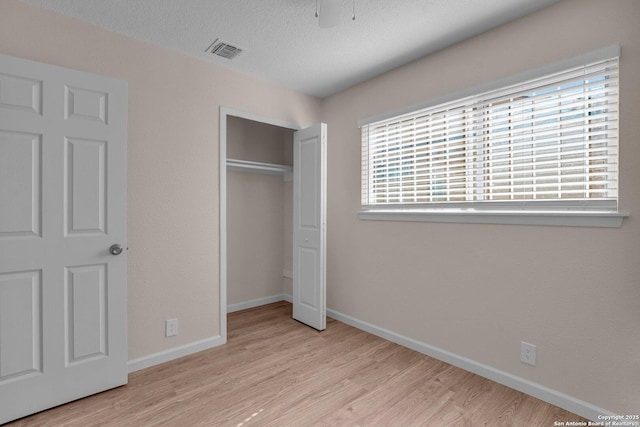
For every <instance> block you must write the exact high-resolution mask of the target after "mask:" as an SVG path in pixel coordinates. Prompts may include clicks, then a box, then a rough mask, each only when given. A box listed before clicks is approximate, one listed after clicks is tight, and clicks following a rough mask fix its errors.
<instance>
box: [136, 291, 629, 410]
mask: <svg viewBox="0 0 640 427" xmlns="http://www.w3.org/2000/svg"><path fill="white" fill-rule="evenodd" d="M278 301H287V302H292V301H293V298H292V297H291V295H288V294H280V295H272V296H270V297H266V298H259V299H255V300H251V301H245V302H242V303H238V304H231V305H229V306H228V307H227V313H232V312H234V311H239V310H245V309H247V308H253V307H258V306H260V305H265V304H271V303H274V302H278ZM327 316H329V317H332V318H333V319H336V320H339V321H340V322H343V323H346V324H347V325H350V326H353V327H354V328H358V329H361V330H363V331H365V332H368V333H370V334H373V335H376V336H378V337H380V338H384V339H386V340H389V341H391V342H394V343H396V344H399V345H402V346H404V347H407V348H410V349H412V350H415V351H417V352H420V353H423V354H426V355H427V356H431V357H433V358H435V359H438V360H441V361H443V362H447V363H449V364H451V365H453V366H457V367H459V368H462V369H464V370H466V371H469V372H473V373H474V374H477V375H480V376H481V377H484V378H487V379H490V380H492V381H495V382H497V383H499V384H502V385H505V386H507V387H510V388H513V389H515V390H518V391H521V392H522V393H525V394H528V395H530V396H533V397H535V398H537V399H540V400H542V401H545V402H547V403H550V404H552V405H555V406H558V407H560V408H562V409H565V410H567V411H569V412H573V413H574V414H577V415H580V416H582V417H585V418H587V419H590V420H592V421H601V420H600V419H598V416H599V415H605V416H615V415H617V414H615V413H613V412H611V411H607V410H605V409H602V408H600V407H598V406H595V405H592V404H591V403H588V402H585V401H582V400H579V399H576V398H574V397H572V396H569V395H566V394H564V393H561V392H559V391H557V390H553V389H550V388H548V387H545V386H543V385H540V384H536V383H534V382H532V381H529V380H526V379H524V378H520V377H517V376H515V375H512V374H510V373H508V372H504V371H501V370H499V369H495V368H493V367H491V366H488V365H484V364H482V363H479V362H476V361H474V360H471V359H468V358H466V357H463V356H459V355H457V354H454V353H451V352H449V351H447V350H443V349H441V348H438V347H435V346H432V345H429V344H425V343H423V342H420V341H417V340H414V339H413V338H409V337H406V336H404V335H400V334H397V333H395V332H392V331H390V330H388V329H384V328H381V327H379V326H376V325H372V324H371V323H367V322H364V321H362V320H358V319H356V318H354V317H351V316H348V315H346V314H342V313H340V312H338V311H335V310H332V309H327ZM224 343H225V340H224V339H223V338H222V337H221V336H217V337H211V338H207V339H204V340H201V341H196V342H194V343H191V344H187V345H183V346H180V347H176V348H172V349H169V350H164V351H161V352H159V353H155V354H151V355H149V356H144V357H141V358H139V359H134V360H130V361H129V362H128V366H129V372H135V371H138V370H140V369H144V368H149V367H151V366H154V365H158V364H160V363H164V362H168V361H171V360H174V359H178V358H180V357H183V356H187V355H189V354H193V353H197V352H199V351H202V350H207V349H210V348H213V347H217V346H219V345H222V344H224Z"/></svg>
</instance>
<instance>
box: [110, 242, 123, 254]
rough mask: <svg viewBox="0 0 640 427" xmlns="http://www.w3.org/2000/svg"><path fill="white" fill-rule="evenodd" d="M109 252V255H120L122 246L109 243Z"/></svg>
mask: <svg viewBox="0 0 640 427" xmlns="http://www.w3.org/2000/svg"><path fill="white" fill-rule="evenodd" d="M109 253H110V254H111V255H120V254H121V253H122V246H120V245H118V244H117V243H116V244H115V245H111V247H109Z"/></svg>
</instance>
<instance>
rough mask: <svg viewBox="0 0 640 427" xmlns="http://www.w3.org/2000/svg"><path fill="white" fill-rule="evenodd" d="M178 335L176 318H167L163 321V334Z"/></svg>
mask: <svg viewBox="0 0 640 427" xmlns="http://www.w3.org/2000/svg"><path fill="white" fill-rule="evenodd" d="M174 335H178V319H167V320H165V321H164V336H165V337H172V336H174Z"/></svg>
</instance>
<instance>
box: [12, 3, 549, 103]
mask: <svg viewBox="0 0 640 427" xmlns="http://www.w3.org/2000/svg"><path fill="white" fill-rule="evenodd" d="M23 1H24V2H25V3H30V4H33V5H37V6H41V7H44V8H47V9H50V10H52V11H55V12H58V13H62V14H64V15H68V16H71V17H74V18H78V19H81V20H83V21H85V22H88V23H91V24H94V25H97V26H100V27H103V28H106V29H109V30H111V31H115V32H118V33H122V34H125V35H128V36H130V37H133V38H136V39H139V40H143V41H146V42H149V43H152V44H155V45H159V46H164V47H167V48H171V49H176V50H179V51H182V52H184V53H187V54H189V55H193V56H196V57H198V58H203V59H206V60H209V61H212V62H215V63H218V64H220V65H222V66H224V67H228V68H231V69H234V70H237V71H240V72H243V73H247V74H251V75H255V76H258V77H261V78H264V79H266V80H270V81H272V82H275V83H278V84H281V85H283V86H286V87H289V88H292V89H295V90H298V91H301V92H304V93H308V94H311V95H315V96H319V97H324V96H327V95H330V94H332V93H335V92H338V91H340V90H342V89H345V88H347V87H350V86H352V85H354V84H357V83H360V82H362V81H364V80H367V79H369V78H371V77H374V76H376V75H378V74H381V73H383V72H385V71H388V70H390V69H393V68H395V67H398V66H400V65H402V64H405V63H407V62H410V61H412V60H414V59H417V58H419V57H421V56H424V55H427V54H429V53H432V52H435V51H436V50H439V49H442V48H444V47H446V46H449V45H452V44H454V43H457V42H459V41H462V40H464V39H466V38H469V37H472V36H474V35H477V34H480V33H482V32H484V31H487V30H489V29H491V28H493V27H496V26H498V25H501V24H504V23H506V22H509V21H511V20H513V19H517V18H519V17H521V16H524V15H526V14H528V13H530V12H533V11H535V10H538V9H542V8H544V7H546V6H548V5H550V4H552V3H555V2H557V1H558V0H356V3H355V7H356V15H357V19H356V20H355V21H352V20H351V11H352V7H353V3H352V0H340V1H341V2H342V6H343V13H342V15H341V20H342V22H341V23H340V25H338V26H337V27H333V28H328V29H322V28H319V26H318V22H317V19H316V18H315V17H314V13H315V7H316V2H315V0H23ZM216 38H220V39H222V40H224V41H227V42H229V43H231V44H234V45H236V46H238V47H241V48H243V49H244V51H243V52H242V53H241V54H240V55H239V56H238V57H236V58H235V59H233V60H228V59H224V58H219V57H214V56H212V55H211V54H208V53H205V49H206V48H207V47H208V46H210V44H211V43H212V42H213V41H214V40H215V39H216Z"/></svg>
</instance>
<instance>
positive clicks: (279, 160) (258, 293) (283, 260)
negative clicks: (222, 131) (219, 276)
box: [226, 116, 294, 312]
mask: <svg viewBox="0 0 640 427" xmlns="http://www.w3.org/2000/svg"><path fill="white" fill-rule="evenodd" d="M293 135H294V131H293V130H291V129H287V128H282V127H278V126H274V125H270V124H266V123H261V122H256V121H252V120H248V119H245V118H241V117H234V116H227V139H226V140H227V146H226V153H227V160H226V165H227V168H226V169H227V310H228V312H232V311H235V310H238V309H243V308H247V307H251V306H255V305H261V304H264V303H268V302H271V301H275V300H279V299H282V296H283V294H284V295H287V296H291V295H292V293H293V292H292V278H293V273H292V270H293V249H292V241H293V200H292V199H293V180H292V178H293V168H292V165H293Z"/></svg>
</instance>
